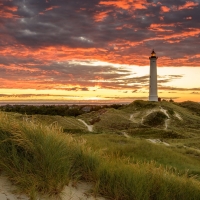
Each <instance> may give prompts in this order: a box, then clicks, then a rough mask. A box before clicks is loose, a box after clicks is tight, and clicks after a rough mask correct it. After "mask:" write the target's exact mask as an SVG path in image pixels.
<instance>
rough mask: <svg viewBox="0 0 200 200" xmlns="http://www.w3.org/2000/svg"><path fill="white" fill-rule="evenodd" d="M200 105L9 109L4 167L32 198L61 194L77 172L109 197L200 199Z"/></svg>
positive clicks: (2, 130)
mask: <svg viewBox="0 0 200 200" xmlns="http://www.w3.org/2000/svg"><path fill="white" fill-rule="evenodd" d="M199 106H200V105H199V104H195V109H196V110H197V111H198V109H199ZM193 107H194V104H193V102H192V103H191V104H190V102H187V103H186V104H184V103H182V104H177V103H173V102H166V101H163V102H147V101H134V102H133V103H131V104H129V105H125V106H121V107H119V108H118V109H114V108H103V109H100V110H98V111H92V112H90V113H85V114H82V115H79V116H77V117H76V118H75V117H61V116H47V115H46V116H44V115H33V116H30V115H29V116H28V115H21V114H16V113H7V114H6V113H3V112H2V113H1V114H0V145H1V146H0V147H1V148H0V149H1V152H0V155H1V157H0V158H1V159H0V160H1V161H0V169H1V170H3V171H6V172H7V174H8V177H10V179H11V180H12V181H13V182H14V183H15V184H18V185H19V188H21V190H22V191H25V192H26V193H28V194H30V196H31V198H32V199H34V195H33V194H37V193H48V194H50V195H58V194H59V193H60V192H61V191H62V188H63V187H64V185H65V184H67V183H68V181H69V180H76V181H77V179H78V180H79V179H80V180H85V181H91V182H93V183H94V189H93V194H102V195H103V196H105V197H107V198H109V199H117V200H129V199H130V200H140V199H141V200H142V199H145V200H156V199H167V200H168V199H175V200H176V199H177V200H178V199H185V200H188V199H194V200H196V199H200V178H199V175H200V116H199V115H198V112H194V110H192V109H193ZM191 108H192V109H191ZM79 119H81V120H84V122H85V123H86V124H88V125H89V126H93V129H92V130H93V131H92V132H89V131H88V128H87V126H86V125H85V124H84V123H82V122H81V121H79ZM71 133H73V134H71ZM41 160H43V162H41ZM43 171H45V175H44V174H43ZM11 172H12V173H11ZM55 173H56V174H57V175H56V174H55ZM63 177H65V178H63ZM44 185H45V186H44Z"/></svg>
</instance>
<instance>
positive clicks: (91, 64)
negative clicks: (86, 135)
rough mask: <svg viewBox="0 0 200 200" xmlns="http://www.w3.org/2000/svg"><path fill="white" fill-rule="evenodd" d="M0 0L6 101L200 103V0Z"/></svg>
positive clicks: (1, 79)
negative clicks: (152, 87)
mask: <svg viewBox="0 0 200 200" xmlns="http://www.w3.org/2000/svg"><path fill="white" fill-rule="evenodd" d="M172 2H173V1H168V0H160V1H159V0H135V1H132V0H116V1H113V0H92V1H83V0H77V1H69V0H65V1H63V0H47V1H45V0H26V1H21V0H9V1H8V0H1V1H0V101H1V103H2V102H6V101H24V100H26V101H112V102H131V101H133V100H135V99H145V100H147V99H148V92H149V56H150V53H151V51H152V49H155V52H156V54H157V56H158V57H159V58H158V60H157V65H158V95H159V97H161V98H162V99H174V100H175V101H186V100H192V101H198V102H200V79H199V76H200V22H199V17H200V14H199V13H200V3H199V0H188V1H182V0H177V1H174V2H173V3H172Z"/></svg>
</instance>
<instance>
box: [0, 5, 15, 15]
mask: <svg viewBox="0 0 200 200" xmlns="http://www.w3.org/2000/svg"><path fill="white" fill-rule="evenodd" d="M1 5H3V4H0V6H1ZM17 10H18V8H17V7H16V6H13V7H9V6H4V7H3V9H2V10H0V16H1V17H2V18H14V17H18V16H17V15H15V14H13V13H14V12H16V11H17Z"/></svg>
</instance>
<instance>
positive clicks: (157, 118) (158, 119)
mask: <svg viewBox="0 0 200 200" xmlns="http://www.w3.org/2000/svg"><path fill="white" fill-rule="evenodd" d="M165 119H167V116H166V115H165V114H164V113H163V112H161V111H156V112H152V113H150V114H149V115H147V116H146V118H145V120H144V122H143V123H144V124H145V125H148V126H153V127H157V126H159V125H164V123H165Z"/></svg>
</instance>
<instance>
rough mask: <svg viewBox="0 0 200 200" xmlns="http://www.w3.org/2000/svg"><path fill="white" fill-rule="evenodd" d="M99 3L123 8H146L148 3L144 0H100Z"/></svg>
mask: <svg viewBox="0 0 200 200" xmlns="http://www.w3.org/2000/svg"><path fill="white" fill-rule="evenodd" d="M99 4H100V5H108V6H109V5H112V6H116V7H118V8H123V9H130V8H135V9H147V7H146V5H147V4H148V3H147V1H146V0H135V1H134V2H133V1H132V0H118V1H101V2H100V3H99Z"/></svg>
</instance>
